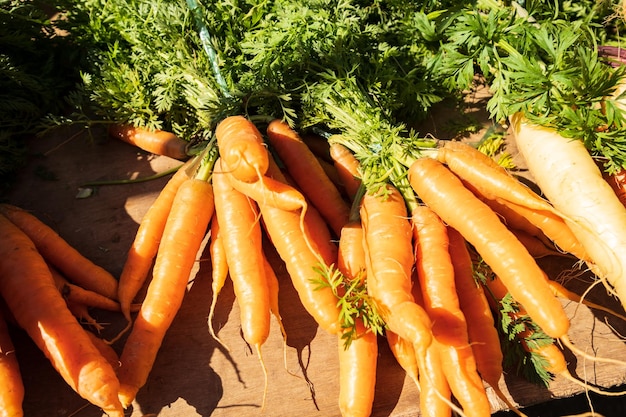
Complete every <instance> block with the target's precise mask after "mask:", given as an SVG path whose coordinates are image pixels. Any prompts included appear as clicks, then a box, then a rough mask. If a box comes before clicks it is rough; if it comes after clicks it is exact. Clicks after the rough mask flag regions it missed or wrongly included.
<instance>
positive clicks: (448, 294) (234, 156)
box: [0, 116, 621, 417]
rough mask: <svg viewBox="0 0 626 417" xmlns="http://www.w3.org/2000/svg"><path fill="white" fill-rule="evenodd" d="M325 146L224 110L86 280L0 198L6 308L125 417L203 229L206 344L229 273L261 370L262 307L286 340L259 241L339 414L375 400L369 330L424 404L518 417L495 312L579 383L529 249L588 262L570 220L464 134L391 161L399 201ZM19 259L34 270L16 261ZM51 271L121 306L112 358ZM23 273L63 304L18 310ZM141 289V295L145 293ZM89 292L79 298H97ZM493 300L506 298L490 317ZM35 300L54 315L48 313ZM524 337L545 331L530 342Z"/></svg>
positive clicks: (90, 392)
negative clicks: (324, 349) (329, 350)
mask: <svg viewBox="0 0 626 417" xmlns="http://www.w3.org/2000/svg"><path fill="white" fill-rule="evenodd" d="M309 139H310V140H309ZM321 142H322V145H323V147H322V149H321V150H320V151H315V149H317V148H316V147H314V146H313V145H314V144H318V143H320V142H319V141H313V139H312V138H307V137H303V136H300V135H299V134H298V132H296V131H295V130H294V129H292V128H291V127H290V126H289V125H288V124H286V123H285V122H283V121H281V120H273V121H271V122H270V123H269V124H268V125H267V127H266V129H265V134H263V133H261V131H260V130H259V128H258V127H257V126H256V125H255V124H254V123H252V122H251V121H250V120H249V119H247V118H246V117H243V116H230V117H227V118H225V119H224V120H222V121H221V122H220V123H219V124H218V126H217V128H216V130H215V132H214V138H213V141H212V142H210V143H209V144H208V145H207V147H206V149H205V151H203V152H202V153H200V154H198V155H197V156H194V157H192V158H191V159H189V160H188V161H187V162H185V163H184V164H183V165H182V166H181V168H180V169H179V170H178V171H177V172H176V173H175V174H174V175H173V176H172V177H171V179H170V180H169V181H168V183H167V184H166V186H165V187H164V188H163V190H162V191H161V192H160V194H159V196H158V197H157V198H156V200H155V201H154V203H153V205H152V206H151V207H150V209H149V210H148V212H147V213H146V214H145V216H144V217H143V219H142V220H141V223H140V225H139V228H138V230H137V233H136V236H135V239H134V241H133V243H132V245H131V247H130V250H129V252H128V256H127V259H126V260H125V263H124V268H123V270H122V272H121V275H120V277H119V279H115V278H113V277H111V276H110V275H106V274H105V275H98V278H97V279H95V283H94V282H87V281H83V280H81V278H79V277H78V276H77V275H74V274H77V273H78V272H77V271H74V272H71V271H69V270H66V269H64V268H63V267H62V266H61V264H60V262H61V260H57V259H55V258H53V256H54V253H61V252H60V250H58V248H57V249H55V250H53V249H51V247H52V245H53V243H52V242H56V243H54V244H57V245H60V244H62V243H59V242H62V239H60V238H59V237H58V235H56V236H54V235H53V234H52V233H50V232H47V233H46V236H47V240H43V238H42V237H40V235H43V234H44V233H43V232H42V231H47V230H48V229H46V228H45V226H42V225H38V226H37V229H35V228H34V227H33V226H29V225H34V224H39V223H40V222H39V223H37V222H36V220H33V219H32V217H31V219H30V220H29V221H28V222H27V221H26V220H25V219H26V217H27V216H28V213H27V212H25V211H23V210H20V209H18V208H15V207H11V206H6V205H5V206H2V207H1V210H0V212H1V213H2V217H0V230H1V235H2V236H3V242H7V243H9V242H10V243H9V244H5V245H3V247H4V248H5V249H3V252H2V253H0V294H2V296H3V297H4V299H5V301H6V304H7V307H8V311H9V312H10V313H11V316H12V317H14V318H15V322H16V323H17V324H19V325H20V326H21V327H23V328H24V329H25V330H26V331H27V332H28V333H29V335H30V336H31V337H32V338H33V340H35V342H36V343H37V344H38V346H39V347H40V348H41V349H42V350H43V351H44V352H46V354H47V355H48V357H49V358H50V360H51V361H52V363H53V365H55V367H56V368H57V369H59V372H61V374H62V375H63V376H64V377H65V378H66V380H67V381H68V383H69V384H70V385H71V386H72V387H73V388H75V389H76V390H77V392H78V393H79V394H80V395H82V396H83V397H85V398H87V399H88V400H89V401H91V402H92V403H93V404H95V405H97V406H99V407H100V408H102V409H103V410H104V411H105V412H106V413H107V414H108V415H110V416H122V415H123V410H124V409H125V408H127V407H129V406H130V405H131V403H132V402H133V401H134V399H135V397H136V395H137V393H138V391H139V390H140V389H141V388H142V387H143V385H144V384H145V383H146V381H147V379H148V377H149V374H150V372H151V369H152V366H153V364H154V361H155V359H156V356H157V354H158V351H159V349H160V346H161V343H162V341H163V338H164V336H165V334H166V332H167V330H168V328H169V327H170V325H171V323H172V321H173V318H174V316H175V315H176V313H177V312H178V309H179V308H180V306H181V304H182V302H183V301H184V300H183V299H184V295H185V292H186V287H187V284H188V282H189V279H190V275H191V273H192V268H193V265H194V263H195V261H196V259H197V256H198V254H199V251H200V250H201V246H202V244H203V242H204V240H205V238H206V237H208V238H209V240H208V245H209V252H210V256H211V264H212V288H213V300H212V304H211V309H210V313H209V323H208V327H209V329H208V330H209V331H210V332H211V334H212V335H213V336H214V337H215V338H216V339H217V340H218V341H219V339H218V336H217V335H216V334H215V331H214V330H213V328H212V323H211V319H212V316H213V312H214V309H215V305H216V299H217V297H218V296H219V293H220V290H221V288H222V287H223V285H224V283H225V282H226V279H228V278H229V277H230V279H231V280H232V283H233V288H234V292H235V296H236V298H237V300H238V304H239V306H240V311H241V315H240V322H241V328H242V335H243V337H244V339H245V340H246V342H247V343H248V344H249V345H250V346H253V347H254V348H255V350H256V352H257V355H258V357H259V360H260V363H261V365H262V366H263V368H264V367H265V365H264V364H263V355H262V347H263V344H264V343H265V341H266V339H267V338H268V336H269V331H270V324H271V320H272V319H276V320H277V321H278V323H279V325H280V328H281V330H282V331H283V336H284V337H287V335H286V334H285V331H284V328H283V327H282V323H281V316H280V311H279V308H278V305H279V304H278V298H279V283H278V280H277V277H276V274H275V273H274V270H273V267H272V265H271V264H270V263H269V262H268V261H267V259H266V255H265V252H264V251H265V250H266V249H265V248H264V246H263V241H264V237H267V238H268V239H267V240H268V241H269V242H271V244H272V245H273V246H274V248H275V249H276V251H277V253H278V254H279V255H280V257H281V259H282V261H283V262H284V264H285V266H286V269H287V271H288V274H289V277H290V278H291V281H292V284H293V286H294V288H295V289H296V291H297V293H298V295H299V298H300V301H301V302H302V305H303V306H304V308H305V309H306V311H307V312H308V313H309V314H310V315H311V316H312V317H313V318H314V319H315V321H316V322H317V323H318V325H319V326H320V327H321V328H323V329H324V330H326V331H327V332H329V333H330V334H333V335H336V336H337V338H338V340H339V341H340V342H341V343H339V351H338V358H339V381H340V391H339V398H338V403H339V408H340V410H341V413H342V415H343V416H369V415H370V414H371V412H372V406H373V401H374V389H375V383H376V361H377V356H378V341H379V337H384V339H385V340H386V341H387V343H388V344H389V347H390V349H391V351H392V352H393V354H394V356H395V358H396V359H397V361H398V363H399V364H400V365H401V366H402V368H403V369H404V370H405V371H406V372H407V375H409V376H410V377H411V378H412V379H413V380H414V381H415V383H416V384H417V386H418V387H419V391H420V399H419V400H420V401H419V404H420V412H421V414H422V415H425V416H437V417H438V416H451V415H452V413H453V412H454V413H457V414H458V415H461V416H489V415H490V414H491V408H490V403H489V401H488V399H487V394H486V386H487V385H488V386H491V388H492V389H493V390H494V391H495V392H496V393H497V394H498V395H499V396H500V398H501V399H502V400H503V401H505V402H506V403H507V404H508V406H509V407H510V408H511V409H513V410H515V411H517V412H518V413H519V414H520V415H523V413H522V412H521V411H519V410H517V409H516V408H515V406H514V404H512V403H511V402H510V401H509V399H508V398H507V397H506V396H505V395H504V394H503V393H502V392H501V391H500V390H499V388H498V383H499V381H500V378H501V377H502V374H503V361H502V358H503V353H502V347H501V344H500V340H499V334H498V326H499V323H500V322H501V316H502V315H503V314H506V315H507V319H508V321H509V322H510V321H515V320H520V321H523V323H526V324H525V325H526V326H527V327H526V328H525V329H526V330H525V331H524V332H521V333H519V334H517V335H516V337H517V338H518V342H519V343H520V345H522V346H523V347H524V349H526V350H527V351H528V352H533V353H534V354H538V355H540V356H541V357H543V358H544V360H545V363H546V370H547V372H549V373H550V374H553V375H562V376H565V377H567V378H569V379H571V380H573V381H577V382H578V383H580V384H583V385H585V381H578V380H576V379H575V377H573V376H571V375H569V373H568V371H567V366H566V362H565V359H564V356H563V353H562V351H561V349H560V348H559V344H557V343H560V344H561V345H564V346H566V347H567V348H568V349H571V350H572V351H573V352H575V353H577V354H580V355H583V356H585V357H586V358H587V357H588V355H587V354H586V353H584V352H581V351H580V350H579V349H578V348H576V347H575V346H574V345H573V344H572V343H571V342H570V341H569V338H568V330H569V326H570V321H569V318H568V316H567V315H566V314H565V312H564V310H563V307H562V304H561V302H560V300H559V298H560V297H568V298H575V297H574V295H573V294H571V293H569V292H567V291H566V290H565V289H564V288H563V287H562V286H560V285H559V283H557V282H555V281H553V280H551V279H550V278H549V277H548V276H547V275H546V274H545V272H544V271H543V270H542V269H541V268H540V267H539V265H538V264H537V262H536V259H535V257H536V256H540V254H541V253H543V252H537V251H536V248H537V247H540V248H543V249H542V251H545V250H546V244H547V245H551V246H552V249H553V250H558V251H561V252H566V253H569V254H570V255H571V256H574V257H577V258H578V259H581V260H587V259H589V257H588V255H587V252H586V250H585V248H584V247H583V246H582V245H581V243H580V241H579V240H578V238H577V237H576V235H575V234H574V233H573V232H572V230H571V228H570V227H569V225H568V222H567V220H569V219H567V217H566V216H564V215H563V214H562V213H561V212H560V211H559V210H557V209H555V208H554V207H553V206H552V205H551V204H550V203H548V202H547V201H546V200H544V199H543V198H541V197H540V196H539V195H537V194H536V193H535V192H533V191H532V190H530V189H529V188H528V187H526V186H525V185H523V184H522V183H521V182H519V181H518V180H517V179H516V178H515V177H513V176H512V175H510V174H509V173H508V172H507V171H506V170H505V169H503V168H502V167H500V166H499V165H498V164H497V163H495V162H494V161H493V160H492V159H491V158H489V157H487V156H486V155H484V154H482V153H481V152H479V151H478V150H476V149H475V148H473V147H471V146H469V145H467V144H464V143H461V142H452V141H447V142H443V144H442V145H441V146H438V147H436V148H434V149H431V150H430V151H429V152H425V153H424V154H423V155H422V156H421V157H419V158H415V159H414V160H405V161H404V162H405V163H406V178H407V180H408V183H409V184H410V187H409V188H408V190H409V192H410V195H408V194H407V189H402V190H400V189H399V188H398V187H396V186H395V185H394V184H393V183H391V182H388V183H385V184H383V185H381V186H380V187H377V188H375V189H374V188H372V189H366V188H365V186H364V183H363V181H362V178H363V175H366V173H364V172H363V168H362V164H361V163H360V161H359V160H358V159H357V157H356V156H355V154H354V153H353V152H351V151H350V150H349V149H348V148H347V147H345V146H343V145H341V144H339V143H336V142H333V141H332V140H329V141H326V140H322V141H321ZM21 219H24V220H21ZM37 231H39V233H36V232H37ZM44 242H45V243H44ZM18 250H19V251H21V252H24V255H20V259H25V258H24V256H29V257H30V258H31V261H29V262H24V261H18V260H16V259H17V258H18V257H17V256H15V255H12V256H8V253H9V251H11V252H10V253H12V254H14V253H18V252H16V251H18ZM63 253H66V252H63ZM3 255H4V256H3ZM64 258H67V256H64ZM10 259H15V260H13V261H12V260H10ZM64 260H65V261H66V262H67V259H64ZM57 262H59V264H57ZM75 262H78V261H75ZM24 265H29V268H33V270H32V271H31V272H30V273H28V274H26V273H24V271H23V270H22V269H21V268H23V266H24ZM53 265H54V268H58V269H59V271H61V273H63V274H65V275H66V276H67V278H68V281H70V282H75V283H76V284H79V285H80V286H81V287H83V288H85V291H88V290H89V291H92V292H93V293H97V294H100V295H101V296H103V297H105V298H107V299H108V300H109V301H111V302H112V303H113V304H112V306H115V308H117V309H119V311H120V312H121V314H122V315H123V316H124V318H125V319H126V321H127V322H128V325H127V326H126V328H125V329H124V332H127V335H128V337H127V339H126V341H125V343H124V345H123V348H122V351H121V354H120V355H119V359H117V356H115V360H114V361H113V362H111V361H107V360H106V359H105V358H106V356H105V355H104V350H98V348H99V344H98V345H96V342H94V341H93V340H92V338H89V339H88V338H87V336H86V334H87V333H88V332H87V331H85V330H83V329H81V328H80V327H81V326H80V324H79V322H78V321H77V319H76V316H75V315H73V314H72V312H74V313H75V314H76V312H77V311H78V310H79V309H78V308H76V307H72V304H71V303H70V297H69V296H66V297H65V298H66V299H64V298H63V297H64V296H63V293H62V292H60V291H59V290H58V287H57V286H55V284H54V283H55V281H54V278H53V268H52V266H53ZM259 265H262V266H263V267H262V268H259ZM93 268H94V266H92V265H88V264H86V263H85V262H83V263H81V264H79V266H78V267H77V268H76V269H78V270H80V271H82V272H83V273H85V272H86V271H89V273H88V274H85V275H88V276H91V277H94V276H95V273H96V272H95V271H94V269H93ZM25 275H28V279H30V280H32V281H33V286H34V285H35V284H36V285H37V286H38V287H39V286H41V287H45V288H46V291H47V292H55V294H56V295H55V297H56V298H55V299H56V300H57V301H58V303H57V304H58V305H57V304H54V305H51V304H50V303H49V302H48V303H40V304H41V305H42V310H41V311H39V312H36V314H35V313H33V312H32V311H30V310H28V311H26V310H24V309H23V308H22V309H20V306H22V305H23V304H22V302H21V301H20V296H16V294H24V295H23V296H24V297H25V296H26V293H28V296H29V297H30V296H32V295H31V292H32V288H33V286H25V285H23V284H22V281H21V280H22V279H24V276H25ZM67 285H68V287H67V288H70V287H69V286H70V284H69V283H68V284H67ZM143 286H146V288H147V291H146V293H145V296H143V297H142V298H140V297H139V295H138V294H139V292H140V289H141V288H142V287H143ZM26 288H28V289H26ZM72 288H73V287H72ZM72 291H74V290H72V289H70V293H71V292H72ZM76 292H78V290H76ZM41 296H42V297H43V296H44V295H43V293H42V295H41ZM576 301H581V300H580V299H576ZM31 303H32V302H31ZM61 303H62V305H61ZM89 303H91V301H90V302H89ZM89 303H88V302H87V301H84V304H83V305H90V306H94V304H89ZM503 303H507V305H509V306H511V305H513V306H514V307H515V308H514V309H512V310H509V312H508V313H503V312H502V309H501V306H502V305H503ZM76 304H79V303H78V301H76ZM37 305H39V304H37ZM48 308H53V309H55V311H56V310H63V311H64V312H67V314H65V313H63V314H58V312H56V313H55V314H49V313H47V310H45V309H48ZM103 308H104V307H103ZM44 310H45V311H44ZM135 313H136V314H135ZM44 317H45V320H48V321H52V320H54V322H50V323H49V326H50V327H49V328H48V327H47V326H48V323H47V322H46V321H44V323H45V324H46V325H45V326H36V325H35V323H37V322H38V321H41V320H44ZM57 321H59V322H57ZM1 329H2V328H0V330H1ZM44 332H45V334H44ZM50 332H54V333H50ZM533 332H534V333H539V332H541V333H542V334H544V335H545V337H543V338H536V337H535V338H533V337H530V336H531V334H532V333H533ZM49 334H55V335H58V336H55V337H48V336H49ZM76 335H79V336H76ZM120 336H121V334H120ZM70 337H72V338H75V337H81V339H79V340H77V339H71V338H70ZM68 341H69V342H68ZM537 341H541V342H537ZM0 343H2V344H1V345H0V348H1V349H2V350H1V351H0V353H2V354H3V357H0V359H1V360H0V365H4V364H5V363H7V364H8V365H11V363H12V362H11V361H10V360H7V361H5V360H4V358H5V357H6V358H7V359H10V358H11V355H10V354H9V355H7V354H5V352H9V353H10V352H11V351H12V348H11V345H10V344H8V343H7V342H6V341H5V339H3V338H1V337H0ZM50 343H56V344H57V345H56V347H53V346H49V344H50ZM105 346H106V345H105ZM61 347H67V348H71V349H74V350H75V349H82V351H81V352H80V354H81V358H83V359H82V360H83V361H84V362H83V363H75V362H71V363H70V364H69V365H71V366H75V367H76V368H68V366H69V365H68V364H67V363H66V362H67V361H69V358H74V354H75V352H72V351H71V350H70V351H64V350H63V349H61ZM107 347H109V348H110V346H107ZM66 355H67V356H66ZM590 359H592V360H607V361H610V359H601V358H590ZM614 362H615V363H617V364H619V361H614ZM111 363H113V366H112V365H111ZM12 366H13V365H12ZM13 369H15V368H13ZM16 372H18V371H16ZM87 372H93V374H89V375H87V374H86V373H87ZM77 375H78V376H82V377H81V378H80V381H81V383H80V384H78V382H77V379H76V378H77ZM92 375H93V376H92ZM73 378H74V379H73ZM16 380H17V379H16ZM92 381H98V382H97V383H96V382H92ZM102 381H107V382H106V384H104V385H103V384H102ZM266 384H267V379H266ZM5 386H6V387H7V388H6V389H4V388H3V389H4V393H5V394H4V395H7V394H6V392H8V393H15V400H14V404H16V405H15V407H16V408H17V407H18V403H19V401H20V395H23V393H22V392H20V389H19V384H17V386H18V387H17V388H11V387H13V386H15V385H7V384H3V387H5ZM587 388H588V389H593V390H597V389H596V388H593V387H587ZM598 392H601V393H604V391H599V390H598ZM606 394H607V395H619V394H621V393H611V394H608V393H606ZM15 415H20V414H18V413H16V414H15Z"/></svg>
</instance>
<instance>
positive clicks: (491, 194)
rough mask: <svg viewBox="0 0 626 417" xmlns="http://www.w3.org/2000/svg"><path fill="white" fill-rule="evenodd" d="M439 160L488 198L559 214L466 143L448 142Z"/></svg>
mask: <svg viewBox="0 0 626 417" xmlns="http://www.w3.org/2000/svg"><path fill="white" fill-rule="evenodd" d="M437 160H439V161H440V162H442V163H445V164H446V165H447V166H448V168H449V169H450V171H452V172H454V173H455V174H456V175H458V176H459V177H460V178H461V179H462V180H463V181H467V182H468V183H470V184H471V185H472V186H473V187H475V188H476V189H477V190H478V191H479V192H480V193H481V194H482V195H484V196H485V197H486V198H489V199H495V198H501V199H503V200H507V201H509V202H513V203H516V204H519V205H521V206H525V207H528V208H532V209H535V210H545V211H548V212H552V213H555V214H559V213H558V211H557V210H556V209H555V208H554V207H553V206H552V205H551V204H550V203H549V202H548V201H547V200H544V199H543V198H541V197H540V196H539V195H537V194H536V193H535V192H534V191H533V190H531V189H530V188H528V187H527V186H526V185H524V184H523V183H521V182H520V181H519V180H518V179H517V178H515V177H514V176H512V175H511V174H510V173H509V172H508V171H507V170H506V169H504V168H503V167H502V166H500V165H498V163H497V162H496V161H494V160H493V159H491V158H490V157H489V156H487V155H486V154H484V153H482V152H480V151H479V150H478V149H476V148H474V147H473V146H471V145H469V144H467V143H465V142H459V141H445V144H444V146H443V147H441V148H439V149H438V150H437Z"/></svg>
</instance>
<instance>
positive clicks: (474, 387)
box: [411, 205, 491, 416]
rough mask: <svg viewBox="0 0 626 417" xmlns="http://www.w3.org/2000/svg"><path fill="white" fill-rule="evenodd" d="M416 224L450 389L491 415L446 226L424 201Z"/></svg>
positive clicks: (469, 408) (471, 411)
mask: <svg viewBox="0 0 626 417" xmlns="http://www.w3.org/2000/svg"><path fill="white" fill-rule="evenodd" d="M411 224H412V225H413V235H414V240H415V265H416V270H417V278H418V281H419V288H420V289H421V292H422V300H423V303H424V304H423V306H424V309H425V310H426V312H427V313H428V315H429V317H430V319H431V320H432V323H433V324H432V332H433V336H434V338H435V341H436V343H437V346H438V351H439V357H440V360H441V362H442V368H443V372H444V375H445V376H446V380H447V381H448V385H449V386H450V390H451V391H452V394H454V397H455V398H456V399H457V400H458V401H459V403H460V404H461V406H462V408H463V411H464V413H465V414H466V415H468V416H489V415H491V406H490V404H489V400H488V399H487V393H486V391H485V388H484V386H483V382H482V379H481V378H480V376H479V375H478V371H477V368H476V360H475V358H474V353H473V349H472V347H471V345H470V343H469V336H468V330H467V322H466V319H465V314H464V313H463V311H462V310H461V307H460V302H459V298H458V295H457V290H456V285H455V280H454V267H453V264H452V260H451V257H450V252H449V249H448V246H449V239H448V233H447V229H446V226H445V225H444V224H443V222H442V221H441V219H440V218H439V216H437V215H436V214H435V213H434V212H433V211H432V210H431V209H430V208H429V207H427V206H424V205H420V206H417V207H415V208H414V209H413V211H412V212H411Z"/></svg>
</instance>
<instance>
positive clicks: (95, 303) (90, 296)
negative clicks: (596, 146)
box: [49, 266, 120, 311]
mask: <svg viewBox="0 0 626 417" xmlns="http://www.w3.org/2000/svg"><path fill="white" fill-rule="evenodd" d="M49 269H50V273H51V274H52V278H54V283H55V285H56V287H57V288H58V290H59V292H60V293H61V295H62V296H63V298H64V299H65V300H67V301H68V302H74V303H80V304H83V305H85V306H88V307H94V308H99V309H102V310H107V311H120V304H119V303H118V302H117V301H114V300H111V299H110V298H108V297H105V296H104V295H101V294H98V293H97V292H94V291H89V290H86V289H84V288H83V287H81V286H78V285H75V284H72V283H71V282H69V281H68V280H67V279H66V278H65V277H64V276H63V275H61V273H60V272H59V271H58V270H57V269H56V268H55V267H53V266H49Z"/></svg>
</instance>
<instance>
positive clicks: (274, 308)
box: [263, 254, 287, 363]
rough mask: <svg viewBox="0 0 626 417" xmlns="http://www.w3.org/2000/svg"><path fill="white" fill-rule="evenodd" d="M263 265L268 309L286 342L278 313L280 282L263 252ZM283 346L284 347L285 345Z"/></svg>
mask: <svg viewBox="0 0 626 417" xmlns="http://www.w3.org/2000/svg"><path fill="white" fill-rule="evenodd" d="M263 267H264V269H265V277H266V278H267V287H268V290H269V296H270V311H271V312H272V314H273V315H274V317H275V318H276V320H277V321H278V327H280V333H281V334H282V335H283V340H284V341H285V342H286V341H287V332H286V331H285V326H284V325H283V319H282V317H281V315H280V306H279V302H278V301H279V299H278V293H279V290H280V284H279V282H278V277H277V276H276V272H275V271H274V268H273V267H272V264H270V262H269V261H268V260H267V257H266V256H265V254H264V255H263ZM284 347H285V348H286V345H285V346H284ZM286 353H287V352H286V351H285V356H284V359H285V363H287V360H286V359H287V357H286Z"/></svg>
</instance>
